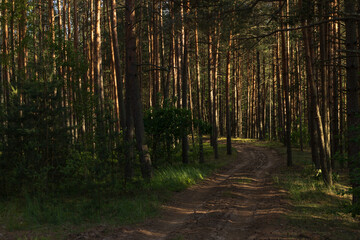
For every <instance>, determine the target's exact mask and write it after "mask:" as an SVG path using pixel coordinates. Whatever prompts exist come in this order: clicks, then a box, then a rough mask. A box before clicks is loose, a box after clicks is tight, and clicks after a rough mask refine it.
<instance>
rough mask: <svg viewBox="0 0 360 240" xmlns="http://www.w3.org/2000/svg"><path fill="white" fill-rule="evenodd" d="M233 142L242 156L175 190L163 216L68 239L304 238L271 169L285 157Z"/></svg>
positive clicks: (278, 164) (239, 155)
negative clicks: (291, 221) (288, 216)
mask: <svg viewBox="0 0 360 240" xmlns="http://www.w3.org/2000/svg"><path fill="white" fill-rule="evenodd" d="M234 147H235V148H236V150H237V152H238V159H237V161H235V162H234V163H233V164H232V165H230V166H228V168H227V169H225V170H224V171H221V172H219V173H218V174H215V175H213V176H212V177H210V178H209V179H207V180H205V181H203V182H201V183H200V184H197V185H195V186H193V187H191V188H189V189H187V190H185V191H184V192H181V193H178V194H176V195H175V196H174V198H173V200H172V201H170V202H169V203H167V205H165V206H163V210H162V213H161V214H160V217H158V218H154V219H150V220H148V221H146V222H145V223H142V224H139V225H135V226H130V227H123V228H120V229H116V230H111V231H110V232H106V233H105V232H104V231H106V230H104V229H101V228H100V229H98V230H94V231H93V232H88V233H86V234H80V235H78V236H71V237H70V238H69V239H74V240H80V239H102V240H118V239H134V240H135V239H136V240H141V239H194V240H195V239H196V240H199V239H219V240H220V239H226V240H227V239H302V238H301V235H299V234H298V233H296V232H292V231H291V230H290V228H289V227H288V226H287V221H286V219H285V218H283V217H281V215H283V214H284V213H285V212H286V211H287V209H288V205H287V203H286V200H285V197H284V195H285V193H284V192H283V191H282V190H280V189H278V188H275V187H274V186H273V184H272V177H271V174H272V173H273V172H274V171H275V169H276V167H278V166H280V165H283V164H285V162H284V160H283V159H281V158H280V157H279V156H278V155H277V154H276V152H275V151H273V150H270V149H267V148H262V147H256V146H252V145H248V144H239V143H237V144H234Z"/></svg>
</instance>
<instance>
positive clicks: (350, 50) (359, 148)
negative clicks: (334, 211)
mask: <svg viewBox="0 0 360 240" xmlns="http://www.w3.org/2000/svg"><path fill="white" fill-rule="evenodd" d="M344 4H345V14H346V17H347V18H346V20H345V29H346V87H347V122H348V134H347V141H348V149H347V150H348V158H349V168H350V179H351V185H352V188H353V191H354V192H353V204H358V203H359V201H360V191H359V186H360V184H359V180H358V179H359V169H360V159H359V158H360V157H359V156H360V154H359V153H360V145H359V143H358V139H359V136H360V117H359V116H360V105H359V93H360V88H359V87H360V86H359V58H358V56H357V53H356V51H357V43H358V40H357V36H356V20H355V19H354V18H353V15H355V2H354V1H352V0H344Z"/></svg>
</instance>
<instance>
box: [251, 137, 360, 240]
mask: <svg viewBox="0 0 360 240" xmlns="http://www.w3.org/2000/svg"><path fill="white" fill-rule="evenodd" d="M255 144H256V145H258V146H265V147H270V148H272V149H274V150H276V151H277V152H278V153H279V154H280V155H282V156H283V159H286V148H285V147H284V146H283V145H282V144H281V143H278V142H266V141H263V142H256V143H255ZM293 163H294V166H293V167H286V166H285V164H286V162H285V160H284V167H282V168H281V170H280V171H279V173H278V174H276V175H275V176H273V181H274V182H275V183H276V184H277V185H278V186H279V187H280V188H282V189H285V190H287V192H288V197H289V201H290V205H291V206H292V208H291V209H292V211H290V212H289V214H288V216H287V217H288V219H289V221H290V223H291V224H292V225H293V226H294V227H296V228H300V229H301V231H303V232H305V233H306V232H307V233H310V234H318V235H320V236H321V237H323V238H324V239H360V232H359V219H354V218H352V217H351V213H350V212H351V196H350V195H347V194H345V193H346V192H347V190H348V189H349V188H350V184H349V180H348V177H347V175H348V173H347V171H344V170H341V169H336V171H335V174H334V182H335V184H334V186H333V187H331V188H328V187H326V186H325V184H324V182H323V180H322V176H321V172H319V171H318V170H315V168H314V166H313V163H312V161H311V153H310V151H309V150H307V149H306V150H305V151H303V152H302V151H300V150H298V149H293Z"/></svg>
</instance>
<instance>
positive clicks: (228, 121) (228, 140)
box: [225, 31, 232, 155]
mask: <svg viewBox="0 0 360 240" xmlns="http://www.w3.org/2000/svg"><path fill="white" fill-rule="evenodd" d="M231 44H232V32H231V31H230V36H229V47H228V52H227V58H226V82H225V84H226V85H225V91H226V153H227V154H228V155H231V119H230V96H229V85H230V63H231V59H230V58H231Z"/></svg>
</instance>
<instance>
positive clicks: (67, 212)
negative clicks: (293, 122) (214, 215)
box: [0, 143, 236, 240]
mask: <svg viewBox="0 0 360 240" xmlns="http://www.w3.org/2000/svg"><path fill="white" fill-rule="evenodd" d="M195 155H196V150H193V151H191V152H190V156H189V158H190V159H195V158H196V157H195ZM204 155H205V159H206V162H205V164H201V165H200V164H198V163H196V162H195V161H194V160H193V161H191V163H190V164H188V165H182V164H180V163H179V164H174V165H173V166H167V167H163V168H159V169H157V170H155V171H154V177H153V179H152V181H151V182H150V183H146V182H144V181H140V180H139V181H135V182H134V183H132V184H128V185H127V186H126V191H124V192H123V193H121V194H118V195H115V196H114V195H108V194H107V195H106V196H105V195H102V194H101V193H100V192H99V193H97V194H95V195H94V196H91V197H89V196H87V197H84V196H78V197H66V196H63V197H58V198H51V197H38V198H36V197H31V198H30V197H25V198H23V199H12V200H11V201H6V202H5V201H3V202H0V226H4V227H5V229H6V230H7V231H10V232H22V231H31V232H34V234H35V236H47V235H48V234H51V239H62V238H64V236H66V235H68V234H69V233H71V232H81V231H83V230H85V229H88V228H91V227H92V226H97V225H104V226H109V227H112V226H115V225H116V226H118V225H125V224H133V223H138V222H142V221H144V220H145V219H148V218H151V217H154V216H156V215H157V214H158V213H159V209H160V206H161V204H162V203H163V202H165V201H166V200H168V199H169V198H170V197H171V195H172V194H173V193H174V192H179V191H182V190H184V189H186V188H187V187H189V186H191V185H193V184H195V183H197V182H198V181H201V180H203V179H204V178H205V177H206V176H208V175H209V174H211V173H212V172H214V171H215V170H216V169H219V168H220V167H222V166H224V165H226V164H227V163H229V162H230V161H232V160H234V159H236V154H233V155H232V157H228V156H226V147H225V146H223V145H219V155H220V158H219V159H216V160H215V159H214V157H213V152H212V148H211V146H209V144H208V143H205V144H204ZM19 239H21V240H23V239H24V240H25V239H27V238H19ZM30 239H31V238H30ZM35 239H39V240H40V239H46V238H45V237H44V238H41V237H37V238H32V239H31V240H35Z"/></svg>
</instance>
